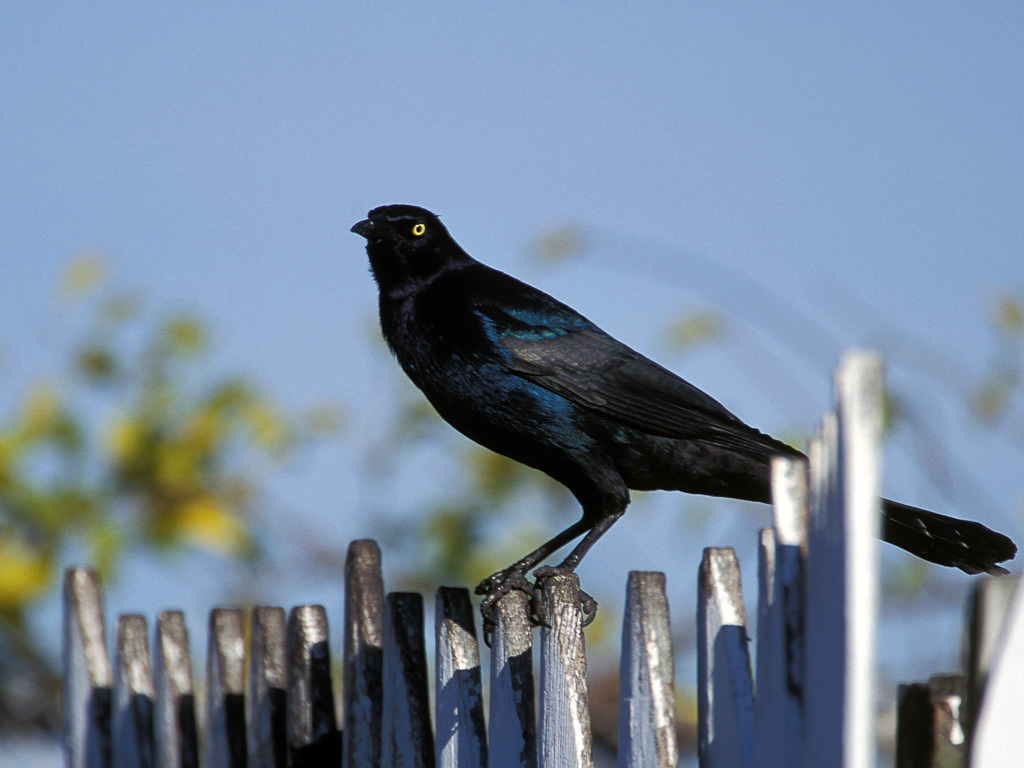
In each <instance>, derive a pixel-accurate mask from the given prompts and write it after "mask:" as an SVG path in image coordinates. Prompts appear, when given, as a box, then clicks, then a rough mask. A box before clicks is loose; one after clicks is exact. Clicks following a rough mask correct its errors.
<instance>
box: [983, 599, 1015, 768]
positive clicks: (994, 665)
mask: <svg viewBox="0 0 1024 768" xmlns="http://www.w3.org/2000/svg"><path fill="white" fill-rule="evenodd" d="M993 623H998V622H996V621H993ZM999 634H1000V635H1001V637H1000V639H999V641H998V642H997V643H996V647H995V649H994V653H993V655H992V658H991V662H990V667H989V671H988V680H987V681H986V683H985V685H984V693H983V695H982V700H981V702H980V705H979V707H980V709H979V710H978V715H977V720H976V722H975V724H974V728H973V731H972V733H971V745H970V764H971V768H996V767H997V766H999V767H1000V768H1002V766H1007V765H1017V764H1019V762H1020V761H1021V759H1022V756H1024V728H1021V724H1020V720H1021V712H1024V685H1022V681H1024V590H1021V589H1020V587H1019V586H1018V588H1017V589H1016V591H1015V593H1014V597H1013V601H1012V602H1011V604H1010V609H1009V612H1008V613H1007V615H1006V618H1005V620H1004V621H1003V625H1002V628H1001V629H1000V630H999ZM979 650H980V649H979Z"/></svg>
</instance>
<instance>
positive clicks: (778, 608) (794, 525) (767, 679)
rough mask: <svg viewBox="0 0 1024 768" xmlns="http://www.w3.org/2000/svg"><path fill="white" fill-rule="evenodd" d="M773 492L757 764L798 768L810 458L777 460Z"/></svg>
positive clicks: (761, 623) (761, 597) (762, 568)
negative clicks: (808, 469)
mask: <svg viewBox="0 0 1024 768" xmlns="http://www.w3.org/2000/svg"><path fill="white" fill-rule="evenodd" d="M772 496H773V517H774V527H773V528H771V529H767V530H764V531H761V546H760V550H759V559H758V621H757V698H758V706H757V712H756V724H755V745H756V748H755V765H757V766H759V768H776V767H777V768H792V766H796V765H799V762H800V755H801V753H802V750H803V736H804V729H803V718H804V712H803V691H804V661H805V660H804V580H803V577H804V563H803V560H804V551H805V549H806V546H807V464H806V462H805V461H802V460H800V459H790V458H781V457H780V458H776V459H775V460H774V461H773V463H772Z"/></svg>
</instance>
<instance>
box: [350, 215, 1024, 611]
mask: <svg viewBox="0 0 1024 768" xmlns="http://www.w3.org/2000/svg"><path fill="white" fill-rule="evenodd" d="M352 231H353V232H355V233H357V234H359V235H362V236H363V237H365V238H366V240H367V244H366V252H367V254H368V256H369V259H370V268H371V271H372V272H373V276H374V279H375V280H376V282H377V285H378V288H379V290H380V324H381V330H382V331H383V333H384V338H385V340H386V341H387V344H388V346H389V347H390V348H391V351H392V352H393V353H394V354H395V357H397V358H398V362H399V363H400V364H401V366H402V368H403V369H404V370H405V372H406V374H408V376H409V378H410V379H412V380H413V382H414V383H415V384H416V386H418V387H419V388H420V389H421V390H422V391H423V393H424V394H425V395H426V396H427V399H428V400H429V401H430V402H431V404H432V405H433V406H434V408H436V409H437V412H438V413H439V414H441V416H442V417H443V418H444V419H445V420H446V421H448V423H449V424H451V425H452V426H453V427H455V428H456V429H457V430H459V431H460V432H462V433H463V434H465V435H466V436H468V437H469V438H471V439H473V440H475V441H476V442H478V443H480V444H481V445H484V446H486V447H487V448H490V449H491V450H494V451H497V452H498V453H501V454H504V455H505V456H508V457H510V458H512V459H515V460H517V461H520V462H522V463H523V464H527V465H529V466H531V467H535V468H537V469H539V470H541V471H543V472H546V473H547V474H549V475H550V476H551V477H553V478H554V479H555V480H558V481H559V482H561V483H563V484H564V485H565V486H566V487H568V489H569V490H570V491H571V492H572V493H573V495H574V496H575V497H576V499H577V500H578V501H579V503H580V505H581V506H582V508H583V514H582V517H581V518H580V520H579V521H577V522H576V523H574V524H573V525H571V526H569V527H568V528H566V529H565V530H564V531H562V532H561V533H559V534H558V535H557V536H555V537H554V538H552V539H551V540H550V541H548V542H546V543H544V544H542V545H541V546H540V547H538V548H537V549H536V550H534V551H533V552H531V553H530V554H528V555H526V556H525V557H523V558H522V559H521V560H519V561H517V562H516V563H514V564H513V565H511V566H509V567H508V568H506V569H504V570H503V571H499V572H498V573H496V574H494V575H493V576H490V577H488V578H487V579H485V580H484V581H483V582H482V583H481V584H480V586H479V587H477V592H478V593H479V594H485V595H486V597H485V598H484V601H483V605H482V606H481V607H482V609H483V611H484V615H485V617H487V615H488V612H489V609H490V608H491V607H492V606H493V604H494V602H495V601H496V600H497V599H498V598H499V597H500V596H501V595H503V594H505V593H506V592H508V591H509V590H510V589H523V590H525V591H527V592H532V590H533V589H534V587H533V585H531V584H530V582H529V581H528V579H527V578H526V573H527V572H528V571H530V570H531V569H533V568H534V567H535V566H537V565H538V564H540V563H541V562H543V561H544V560H545V559H546V558H547V557H549V556H550V555H551V554H552V553H553V552H555V551H556V550H557V549H559V548H561V547H562V546H563V545H565V544H567V543H569V542H570V541H572V540H574V539H576V538H578V537H580V536H582V537H583V538H582V539H581V540H580V542H579V543H578V544H577V545H576V547H575V549H573V550H572V551H571V552H570V553H569V555H568V557H566V558H565V560H563V561H562V563H561V564H560V565H557V566H555V567H546V568H538V569H537V570H536V571H535V575H536V576H537V577H538V578H540V579H543V578H547V577H549V576H552V575H554V574H558V573H567V572H570V571H573V570H575V568H576V566H577V565H579V563H580V560H581V559H582V558H583V556H584V555H585V554H586V553H587V552H588V551H589V550H590V548H591V547H592V546H593V545H594V542H596V541H597V540H598V539H599V538H600V537H601V535H602V534H604V533H605V531H607V530H608V529H609V528H610V527H611V526H612V524H613V523H614V522H615V521H616V520H618V519H619V517H621V516H622V514H623V513H624V512H625V510H626V506H627V505H628V504H629V489H630V488H632V489H636V490H654V489H665V490H678V491H686V492H689V493H700V494H707V495H711V496H727V497H731V498H736V499H748V500H751V501H760V502H769V501H770V500H771V488H770V475H771V470H770V466H771V459H772V457H773V456H778V455H782V456H802V455H803V454H801V453H800V452H799V451H798V450H796V449H795V448H792V447H790V446H788V445H786V444H785V443H782V442H779V441H778V440H775V439H774V438H772V437H769V436H768V435H765V434H763V433H761V432H759V431H757V430H756V429H754V428H752V427H749V426H747V425H746V424H744V423H743V422H742V421H740V420H739V419H738V418H737V417H736V416H734V415H733V414H732V413H731V412H729V411H728V410H726V409H725V407H724V406H722V405H721V404H720V403H719V402H718V401H716V400H714V399H713V398H711V397H710V396H708V395H706V394H705V393H704V392H702V391H701V390H699V389H697V388H696V387H694V386H693V385H692V384H690V383H688V382H686V381H684V380H683V379H681V378H680V377H678V376H676V375H675V374H674V373H672V372H671V371H669V370H667V369H665V368H663V367H661V366H660V365H658V364H657V363H655V362H653V361H651V360H649V359H648V358H646V357H644V356H643V355H641V354H640V353H638V352H636V351H634V350H632V349H630V348H629V347H627V346H626V345H625V344H623V343H621V342H619V341H617V340H616V339H614V338H612V337H611V336H609V335H608V334H607V333H605V332H604V331H602V330H601V329H600V328H598V327H597V326H596V325H594V324H593V323H592V322H591V321H590V320H588V319H586V318H585V317H583V316H582V315H580V314H579V313H578V312H576V311H575V310H573V309H571V308H570V307H568V306H566V305H565V304H563V303H561V302H560V301H558V300H556V299H554V298H552V297H551V296H549V295H547V294H546V293H543V292H542V291H539V290H538V289H536V288H534V287H533V286H530V285H527V284H526V283H523V282H520V281H519V280H516V279H515V278H513V277H510V276H509V275H506V274H504V273H503V272H499V271H497V270H495V269H491V268H490V267H487V266H485V265H484V264H481V263H480V262H478V261H476V260H475V259H473V258H472V257H471V256H469V254H467V253H466V252H465V251H464V250H463V249H462V248H461V247H460V246H459V245H458V243H456V242H455V240H454V239H452V237H451V235H449V234H448V230H447V229H445V227H444V225H443V224H441V222H440V220H439V219H438V218H437V217H436V216H435V215H434V214H432V213H431V212H430V211H427V210H425V209H423V208H418V207H415V206H411V205H387V206H383V207H380V208H375V209H374V210H372V211H370V213H369V216H368V218H366V219H365V220H363V221H360V222H359V223H357V224H356V225H355V226H353V227H352ZM882 538H883V539H885V541H888V542H891V543H892V544H895V545H896V546H898V547H902V548H903V549H905V550H907V551H908V552H911V553H912V554H915V555H917V556H918V557H921V558H924V559H925V560H929V561H931V562H933V563H938V564H940V565H946V566H955V567H957V568H959V569H960V570H962V571H965V572H967V573H983V572H984V573H991V574H997V573H1005V572H1006V571H1005V570H1004V569H1003V568H1001V567H1000V566H998V565H997V563H1000V562H1002V561H1004V560H1009V559H1011V558H1013V557H1014V555H1015V554H1016V552H1017V547H1016V546H1015V545H1014V543H1013V542H1012V541H1011V540H1010V539H1009V538H1007V537H1006V536H1004V535H1002V534H1000V533H995V532H994V531H991V530H989V529H988V528H986V527H985V526H983V525H981V524H980V523H976V522H970V521H964V520H957V519H955V518H952V517H946V516H944V515H939V514H936V513H934V512H928V511H926V510H923V509H917V508H915V507H910V506H907V505H905V504H899V503H897V502H893V501H888V500H883V502H882ZM581 599H582V600H583V602H584V607H585V610H586V611H587V612H588V613H590V614H592V613H593V610H594V609H596V603H594V602H593V600H592V599H591V598H589V596H586V595H585V594H584V595H583V596H582V597H581Z"/></svg>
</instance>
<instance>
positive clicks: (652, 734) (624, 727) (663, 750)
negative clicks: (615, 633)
mask: <svg viewBox="0 0 1024 768" xmlns="http://www.w3.org/2000/svg"><path fill="white" fill-rule="evenodd" d="M619 685H620V692H619V761H618V764H619V766H620V768H655V767H657V768H674V766H676V765H678V764H679V747H678V745H677V743H676V685H675V659H674V657H673V654H672V629H671V625H670V622H669V612H668V598H667V597H666V595H665V574H663V573H653V572H641V571H631V572H630V574H629V581H628V583H627V585H626V611H625V616H624V618H623V622H622V657H621V662H620V669H619Z"/></svg>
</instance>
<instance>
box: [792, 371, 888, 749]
mask: <svg viewBox="0 0 1024 768" xmlns="http://www.w3.org/2000/svg"><path fill="white" fill-rule="evenodd" d="M836 393H837V404H838V405H837V413H836V416H835V417H826V419H825V420H824V423H823V425H822V430H821V432H820V434H819V436H818V437H817V438H816V439H815V440H814V441H812V444H811V451H810V454H811V463H810V470H811V472H810V476H811V481H810V490H811V494H810V522H809V531H808V554H807V576H806V585H807V607H806V615H807V618H806V625H805V626H806V633H807V635H806V636H807V637H813V638H814V642H813V643H811V642H808V643H807V646H806V650H807V676H806V680H807V685H806V689H805V712H806V718H807V719H806V723H805V733H806V744H805V749H804V760H805V763H804V764H805V765H806V766H807V767H808V768H818V766H822V765H830V766H836V767H837V768H870V766H873V765H874V763H875V752H876V749H877V745H876V739H875V712H874V707H875V688H874V675H875V631H876V626H877V615H878V544H877V537H878V533H879V530H878V528H879V514H878V503H879V502H878V499H879V488H880V471H879V454H880V441H881V428H882V372H881V363H880V362H879V361H878V360H877V358H876V357H875V356H874V355H871V354H868V353H850V354H848V355H846V357H845V358H844V360H843V363H842V365H841V366H840V369H839V372H838V374H837V376H836Z"/></svg>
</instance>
